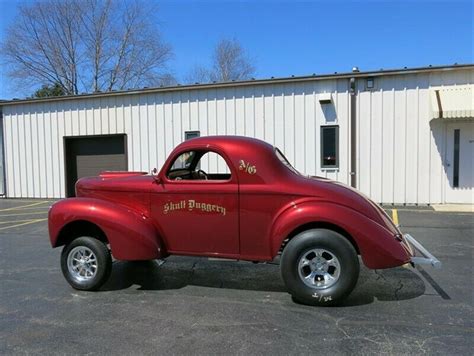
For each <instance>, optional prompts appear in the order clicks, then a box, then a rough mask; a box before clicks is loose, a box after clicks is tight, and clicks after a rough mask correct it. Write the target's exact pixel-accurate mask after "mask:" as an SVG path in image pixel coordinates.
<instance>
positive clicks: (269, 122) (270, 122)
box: [263, 85, 275, 145]
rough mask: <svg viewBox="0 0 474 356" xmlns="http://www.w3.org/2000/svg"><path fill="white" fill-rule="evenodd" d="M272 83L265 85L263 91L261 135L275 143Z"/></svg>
mask: <svg viewBox="0 0 474 356" xmlns="http://www.w3.org/2000/svg"><path fill="white" fill-rule="evenodd" d="M273 90H274V89H273V85H271V86H266V87H265V92H264V103H263V120H264V128H265V129H264V132H263V137H264V139H265V141H267V142H269V143H271V144H273V145H274V144H275V107H274V99H275V98H274V95H275V94H274V91H273Z"/></svg>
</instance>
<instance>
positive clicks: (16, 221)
mask: <svg viewBox="0 0 474 356" xmlns="http://www.w3.org/2000/svg"><path fill="white" fill-rule="evenodd" d="M31 220H36V219H28V220H8V221H0V225H4V224H14V223H22V222H27V221H31Z"/></svg>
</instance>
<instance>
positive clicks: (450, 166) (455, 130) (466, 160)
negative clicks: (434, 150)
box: [445, 122, 474, 204]
mask: <svg viewBox="0 0 474 356" xmlns="http://www.w3.org/2000/svg"><path fill="white" fill-rule="evenodd" d="M446 134H447V138H446V143H447V144H446V159H445V169H446V173H447V177H448V185H447V187H446V203H462V204H474V188H473V186H474V122H455V123H449V124H447V130H446Z"/></svg>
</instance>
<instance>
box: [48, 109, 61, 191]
mask: <svg viewBox="0 0 474 356" xmlns="http://www.w3.org/2000/svg"><path fill="white" fill-rule="evenodd" d="M59 104H62V103H60V102H59ZM50 118H51V161H52V164H51V168H52V179H51V180H52V182H53V185H52V191H51V193H50V197H51V198H53V197H59V196H60V192H59V190H60V184H61V183H60V180H61V179H60V178H61V177H60V175H59V171H60V169H59V142H58V141H59V137H58V134H59V132H58V121H59V117H58V103H56V104H55V105H54V106H53V107H52V112H51V116H50Z"/></svg>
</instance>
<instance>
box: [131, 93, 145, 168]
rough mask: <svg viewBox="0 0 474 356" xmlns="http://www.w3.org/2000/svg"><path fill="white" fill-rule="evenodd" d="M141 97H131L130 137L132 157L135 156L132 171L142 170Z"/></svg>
mask: <svg viewBox="0 0 474 356" xmlns="http://www.w3.org/2000/svg"><path fill="white" fill-rule="evenodd" d="M139 99H140V97H139V96H138V95H135V96H133V97H131V105H132V107H131V112H130V124H131V125H130V127H131V133H130V136H131V137H132V142H133V143H132V146H133V150H132V155H133V167H132V170H134V171H139V170H141V165H142V159H141V145H142V142H141V141H140V135H141V133H140V130H141V122H140V103H139Z"/></svg>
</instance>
